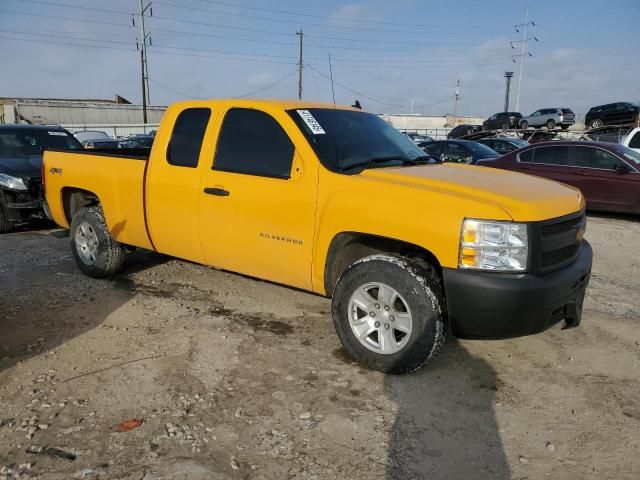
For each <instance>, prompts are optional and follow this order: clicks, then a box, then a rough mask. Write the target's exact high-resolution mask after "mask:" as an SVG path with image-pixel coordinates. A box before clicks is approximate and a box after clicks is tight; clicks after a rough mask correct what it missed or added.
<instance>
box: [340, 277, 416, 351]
mask: <svg viewBox="0 0 640 480" xmlns="http://www.w3.org/2000/svg"><path fill="white" fill-rule="evenodd" d="M349 326H350V327H351V331H352V332H353V334H354V336H355V337H356V339H357V340H358V341H359V342H360V344H361V345H362V346H364V347H366V348H367V349H369V350H371V351H373V352H376V353H380V354H383V355H392V354H394V353H397V352H399V351H400V350H402V349H403V348H404V347H405V346H406V345H407V342H408V341H409V338H410V337H411V331H412V329H413V316H412V314H411V310H410V308H409V304H408V303H407V301H406V300H405V299H404V298H403V297H402V295H400V293H398V291H397V290H395V289H394V288H393V287H390V286H389V285H387V284H385V283H381V282H370V283H366V284H364V285H361V286H360V287H358V288H357V289H356V290H355V291H354V292H353V293H352V294H351V297H350V298H349Z"/></svg>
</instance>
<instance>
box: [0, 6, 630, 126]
mask: <svg viewBox="0 0 640 480" xmlns="http://www.w3.org/2000/svg"><path fill="white" fill-rule="evenodd" d="M144 2H145V4H146V3H148V0H144ZM527 5H529V6H530V8H529V20H531V21H533V22H534V23H535V25H531V24H530V25H528V27H527V28H528V31H527V37H531V38H530V39H529V40H528V41H527V42H526V48H525V61H524V64H523V65H522V67H523V75H522V77H521V79H520V80H521V82H520V83H521V85H520V106H519V110H520V111H521V112H522V113H523V114H525V115H527V114H530V113H531V112H533V111H534V110H536V109H539V108H545V107H569V108H572V109H573V110H574V111H575V112H576V113H577V114H578V115H579V116H583V115H584V113H586V111H587V110H588V109H589V107H591V106H594V105H599V104H602V103H609V102H614V101H633V102H638V101H640V81H638V79H639V78H640V54H639V49H638V47H639V46H640V35H639V34H638V25H640V0H610V1H609V2H602V1H601V0H563V1H562V2H559V1H553V0H537V1H535V2H525V1H524V0H507V1H503V0H493V1H491V0H487V1H477V0H422V1H419V0H395V1H392V2H390V1H384V0H363V1H351V2H344V1H337V0H328V1H323V2H308V1H294V0H281V1H279V2H274V1H265V0H239V1H236V0H220V1H218V0H162V1H160V0H152V6H151V9H149V10H148V11H147V14H148V16H147V17H145V25H146V27H147V32H148V33H149V38H150V43H151V45H149V46H148V62H149V87H150V88H149V90H150V100H151V103H152V104H154V105H166V104H168V103H170V102H172V101H176V100H183V99H188V98H225V97H240V96H249V97H254V98H296V97H297V94H298V66H297V63H298V55H299V38H300V37H299V36H298V35H297V34H296V32H297V31H300V30H301V31H302V32H303V65H304V68H303V95H302V96H303V99H307V100H320V101H332V88H331V82H330V80H329V79H330V77H331V73H330V68H329V55H331V58H332V73H333V79H334V85H333V86H334V94H335V99H336V102H337V103H348V104H351V103H353V101H354V100H355V99H358V100H359V101H360V103H361V104H362V105H363V107H364V108H365V110H367V111H372V112H376V113H411V112H414V113H420V114H425V115H444V114H451V113H453V111H454V108H455V107H454V96H455V91H456V82H457V80H460V97H459V100H458V105H457V114H458V115H469V116H476V115H479V116H488V115H491V114H493V113H495V112H499V111H502V110H503V106H504V92H505V79H504V72H505V71H513V72H515V76H514V78H513V81H512V86H511V105H510V110H515V107H516V97H517V90H518V73H519V69H520V63H519V62H520V61H521V57H517V56H516V57H513V55H519V54H520V53H521V44H520V43H514V44H513V47H514V48H512V44H510V42H518V41H521V40H522V39H523V28H522V27H518V30H519V32H517V31H516V28H515V27H514V26H515V25H517V24H522V23H524V20H525V9H526V7H527ZM139 7H140V1H139V0H110V1H104V0H102V1H101V0H85V1H81V0H0V97H63V98H113V97H114V96H115V95H116V94H118V95H121V96H123V97H125V98H127V99H129V100H130V101H132V102H133V103H141V101H142V93H141V86H140V83H141V82H140V53H139V51H137V49H136V42H137V43H138V44H139V43H140V41H139V37H140V29H139V26H140V17H139V16H138V15H137V13H138V10H139ZM132 14H136V15H132ZM133 22H135V26H134V25H132V23H133ZM534 37H535V38H534ZM536 39H537V40H536ZM528 53H531V56H529V55H528ZM513 60H515V62H516V63H514V61H513Z"/></svg>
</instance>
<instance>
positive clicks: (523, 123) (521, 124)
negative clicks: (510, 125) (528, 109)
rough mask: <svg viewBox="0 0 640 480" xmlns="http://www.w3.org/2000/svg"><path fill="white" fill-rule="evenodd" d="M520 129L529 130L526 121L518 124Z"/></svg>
mask: <svg viewBox="0 0 640 480" xmlns="http://www.w3.org/2000/svg"><path fill="white" fill-rule="evenodd" d="M520 128H521V129H522V130H526V129H527V128H529V122H527V121H526V120H524V121H523V122H521V123H520Z"/></svg>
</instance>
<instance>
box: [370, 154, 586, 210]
mask: <svg viewBox="0 0 640 480" xmlns="http://www.w3.org/2000/svg"><path fill="white" fill-rule="evenodd" d="M360 175H362V176H363V177H365V178H367V179H370V180H374V181H380V182H391V183H395V184H402V185H405V186H409V187H414V188H419V189H426V190H431V191H436V192H441V193H444V194H449V195H455V196H457V197H466V198H469V199H470V200H473V201H476V202H484V203H488V204H493V205H496V206H498V207H500V208H502V209H503V210H505V211H506V212H507V213H508V214H509V215H510V216H511V218H512V219H513V220H515V221H523V222H526V221H540V220H546V219H549V218H555V217H561V216H563V215H568V214H570V213H574V212H576V211H578V210H581V209H583V208H584V207H585V201H584V197H583V196H582V194H581V193H580V191H579V190H578V189H576V188H574V187H570V186H568V185H565V184H563V183H559V182H555V181H552V180H547V179H543V178H539V177H534V176H531V175H525V174H522V173H516V172H510V171H508V170H499V169H497V168H488V167H480V166H476V165H458V164H453V163H445V164H440V165H423V166H415V167H389V168H376V169H368V170H364V171H363V172H362V173H361V174H360Z"/></svg>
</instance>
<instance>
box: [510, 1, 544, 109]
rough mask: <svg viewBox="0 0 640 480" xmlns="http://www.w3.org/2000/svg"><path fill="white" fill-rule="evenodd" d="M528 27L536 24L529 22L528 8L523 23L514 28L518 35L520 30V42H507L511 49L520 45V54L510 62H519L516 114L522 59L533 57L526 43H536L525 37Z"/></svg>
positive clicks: (532, 37)
mask: <svg viewBox="0 0 640 480" xmlns="http://www.w3.org/2000/svg"><path fill="white" fill-rule="evenodd" d="M529 26H532V27H535V26H536V24H535V22H533V20H529V7H527V8H526V10H525V12H524V23H520V24H518V25H515V26H514V27H515V29H516V32H518V33H520V29H522V40H515V41H512V42H509V44H510V45H511V48H512V49H515V48H516V47H515V45H516V44H520V53H519V54H517V55H512V56H511V60H512V61H513V63H516V59H519V60H520V72H519V73H518V90H517V93H516V111H517V112H519V111H520V88H521V86H522V71H523V69H524V59H525V58H526V57H533V54H532V53H531V52H530V51H529V50H528V49H527V43H529V41H530V40H534V41H536V42H537V41H538V37H535V36H531V37H527V28H528V27H529Z"/></svg>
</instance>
